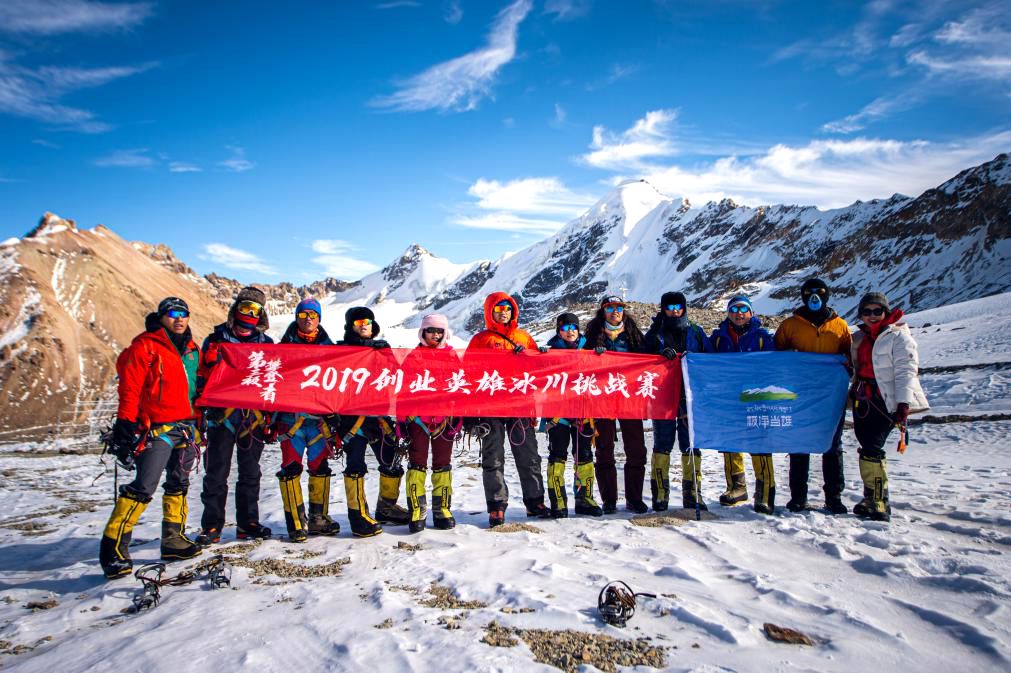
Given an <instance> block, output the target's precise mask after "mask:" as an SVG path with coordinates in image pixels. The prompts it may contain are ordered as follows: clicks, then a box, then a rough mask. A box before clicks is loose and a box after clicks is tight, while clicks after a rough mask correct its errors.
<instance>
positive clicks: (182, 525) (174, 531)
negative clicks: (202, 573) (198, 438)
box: [158, 423, 201, 560]
mask: <svg viewBox="0 0 1011 673" xmlns="http://www.w3.org/2000/svg"><path fill="white" fill-rule="evenodd" d="M192 432H193V429H192V427H191V426H190V425H188V424H185V423H177V424H174V425H173V427H172V428H171V429H169V430H168V431H167V432H165V433H164V434H163V435H161V436H159V438H158V439H159V440H160V441H164V442H165V444H166V445H168V446H169V447H171V448H172V452H171V453H170V454H169V459H168V463H167V464H166V465H165V483H164V484H162V488H163V490H164V492H163V493H162V524H161V557H162V558H163V559H173V560H186V559H191V558H193V557H194V556H198V555H199V554H200V552H201V548H200V546H199V545H197V544H196V543H194V542H193V540H190V539H189V538H188V537H186V519H187V518H189V502H188V501H187V499H186V494H187V492H188V491H189V486H190V481H189V475H190V472H191V471H192V470H193V468H194V467H195V466H196V461H197V456H198V455H199V449H197V447H196V446H195V445H194V444H193V434H192Z"/></svg>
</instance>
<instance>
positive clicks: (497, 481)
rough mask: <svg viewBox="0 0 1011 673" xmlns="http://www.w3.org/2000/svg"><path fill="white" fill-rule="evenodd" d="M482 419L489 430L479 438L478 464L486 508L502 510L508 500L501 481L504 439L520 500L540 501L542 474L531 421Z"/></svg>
mask: <svg viewBox="0 0 1011 673" xmlns="http://www.w3.org/2000/svg"><path fill="white" fill-rule="evenodd" d="M484 422H486V423H487V424H488V426H489V428H491V432H489V433H488V434H487V435H485V436H484V437H482V438H481V467H482V470H483V474H482V476H483V481H484V497H485V500H486V501H487V503H488V511H489V512H494V511H496V510H504V509H505V508H506V506H507V505H508V504H509V488H508V487H507V486H506V481H505V446H506V444H507V443H508V444H509V448H510V449H512V454H513V460H514V461H516V472H517V473H519V477H520V489H521V490H522V491H523V503H524V504H526V505H528V506H534V505H537V504H543V503H544V478H543V477H542V476H541V456H540V454H539V453H537V436H536V434H535V428H534V425H533V423H532V422H531V421H530V419H529V418H486V419H484Z"/></svg>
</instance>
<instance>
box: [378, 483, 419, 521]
mask: <svg viewBox="0 0 1011 673" xmlns="http://www.w3.org/2000/svg"><path fill="white" fill-rule="evenodd" d="M402 472H403V470H401V474H384V473H382V472H380V473H379V498H378V499H377V500H376V521H378V522H380V523H388V524H390V525H391V526H406V525H407V524H408V523H410V521H411V515H410V514H409V513H408V511H407V510H406V509H404V508H403V507H401V506H400V505H398V504H397V500H398V499H399V498H400V479H401V477H402V476H403V474H402Z"/></svg>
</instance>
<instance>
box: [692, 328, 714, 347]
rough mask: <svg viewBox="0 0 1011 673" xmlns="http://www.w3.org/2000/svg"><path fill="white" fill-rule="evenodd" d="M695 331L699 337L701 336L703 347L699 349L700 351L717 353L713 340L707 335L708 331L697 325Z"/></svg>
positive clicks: (700, 343) (700, 340)
mask: <svg viewBox="0 0 1011 673" xmlns="http://www.w3.org/2000/svg"><path fill="white" fill-rule="evenodd" d="M695 333H696V334H697V335H698V338H699V346H701V348H700V349H699V352H700V353H715V352H716V349H715V348H714V347H713V342H712V341H710V340H709V337H707V336H706V331H705V330H704V329H702V328H701V327H698V326H696V327H695Z"/></svg>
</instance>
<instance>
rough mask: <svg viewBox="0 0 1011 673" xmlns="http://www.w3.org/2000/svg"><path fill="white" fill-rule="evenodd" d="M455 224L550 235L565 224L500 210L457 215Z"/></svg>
mask: <svg viewBox="0 0 1011 673" xmlns="http://www.w3.org/2000/svg"><path fill="white" fill-rule="evenodd" d="M450 221H451V222H452V223H453V224H458V225H460V226H461V227H467V228H470V229H494V230H496V231H508V232H513V233H523V234H531V235H536V236H549V235H551V234H553V233H555V232H556V231H558V230H559V229H561V228H562V226H563V225H564V223H563V222H559V221H558V220H542V219H538V218H531V217H521V216H519V215H517V214H515V213H507V212H498V213H490V214H488V215H478V216H470V215H456V216H454V217H453V218H452V219H451V220H450Z"/></svg>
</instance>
